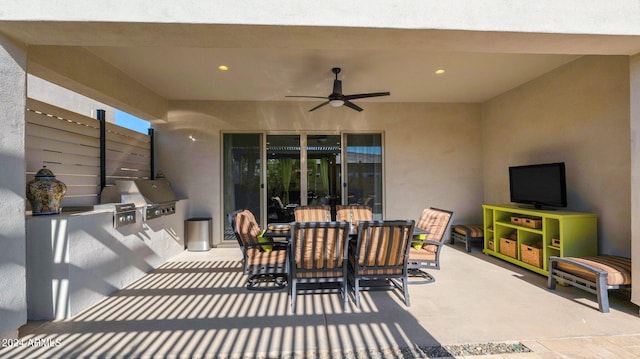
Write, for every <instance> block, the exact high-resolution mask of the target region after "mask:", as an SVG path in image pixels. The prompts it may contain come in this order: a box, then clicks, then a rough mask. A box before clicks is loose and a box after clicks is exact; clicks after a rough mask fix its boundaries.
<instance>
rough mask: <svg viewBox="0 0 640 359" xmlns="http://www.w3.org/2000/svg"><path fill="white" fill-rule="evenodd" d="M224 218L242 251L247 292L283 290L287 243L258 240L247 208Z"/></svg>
mask: <svg viewBox="0 0 640 359" xmlns="http://www.w3.org/2000/svg"><path fill="white" fill-rule="evenodd" d="M228 218H229V222H230V223H231V228H233V233H234V234H235V236H236V239H237V240H238V244H239V245H240V250H241V251H242V259H243V274H244V275H248V276H249V278H248V279H247V289H248V290H275V289H282V288H284V287H286V285H287V282H286V278H287V268H288V262H287V243H286V242H273V240H272V239H266V238H265V239H263V238H261V237H260V234H261V233H262V231H261V229H260V226H259V225H258V222H256V218H255V216H254V215H253V213H251V211H249V210H248V209H241V210H238V211H235V212H233V213H231V214H229V215H228ZM265 283H267V284H268V283H274V284H275V285H273V286H269V285H264V284H265Z"/></svg>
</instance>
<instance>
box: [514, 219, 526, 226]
mask: <svg viewBox="0 0 640 359" xmlns="http://www.w3.org/2000/svg"><path fill="white" fill-rule="evenodd" d="M523 219H524V218H522V217H511V224H517V225H519V226H521V225H522V220H523Z"/></svg>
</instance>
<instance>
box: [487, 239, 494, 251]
mask: <svg viewBox="0 0 640 359" xmlns="http://www.w3.org/2000/svg"><path fill="white" fill-rule="evenodd" d="M488 247H489V249H490V250H492V251H494V250H495V249H494V248H495V247H494V246H493V240H490V241H489V245H488Z"/></svg>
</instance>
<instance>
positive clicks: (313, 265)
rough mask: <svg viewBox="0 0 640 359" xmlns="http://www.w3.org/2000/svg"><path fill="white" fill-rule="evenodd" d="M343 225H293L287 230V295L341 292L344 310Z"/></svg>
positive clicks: (293, 309) (345, 233) (293, 308)
mask: <svg viewBox="0 0 640 359" xmlns="http://www.w3.org/2000/svg"><path fill="white" fill-rule="evenodd" d="M348 228H349V224H348V223H346V222H293V223H292V224H291V231H290V239H289V242H290V244H291V246H290V254H289V261H290V264H289V267H290V270H289V294H290V295H291V312H292V313H295V312H296V296H297V294H298V293H330V292H341V293H342V296H343V301H344V309H345V310H346V308H347V302H348V294H347V245H346V243H347V238H348Z"/></svg>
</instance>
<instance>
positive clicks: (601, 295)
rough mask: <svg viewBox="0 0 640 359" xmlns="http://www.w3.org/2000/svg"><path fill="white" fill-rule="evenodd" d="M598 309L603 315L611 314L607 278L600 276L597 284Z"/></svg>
mask: <svg viewBox="0 0 640 359" xmlns="http://www.w3.org/2000/svg"><path fill="white" fill-rule="evenodd" d="M596 286H597V288H596V292H597V295H598V307H599V308H600V311H601V312H602V313H609V291H608V290H607V276H606V275H602V276H600V275H599V276H598V278H597V283H596Z"/></svg>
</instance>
